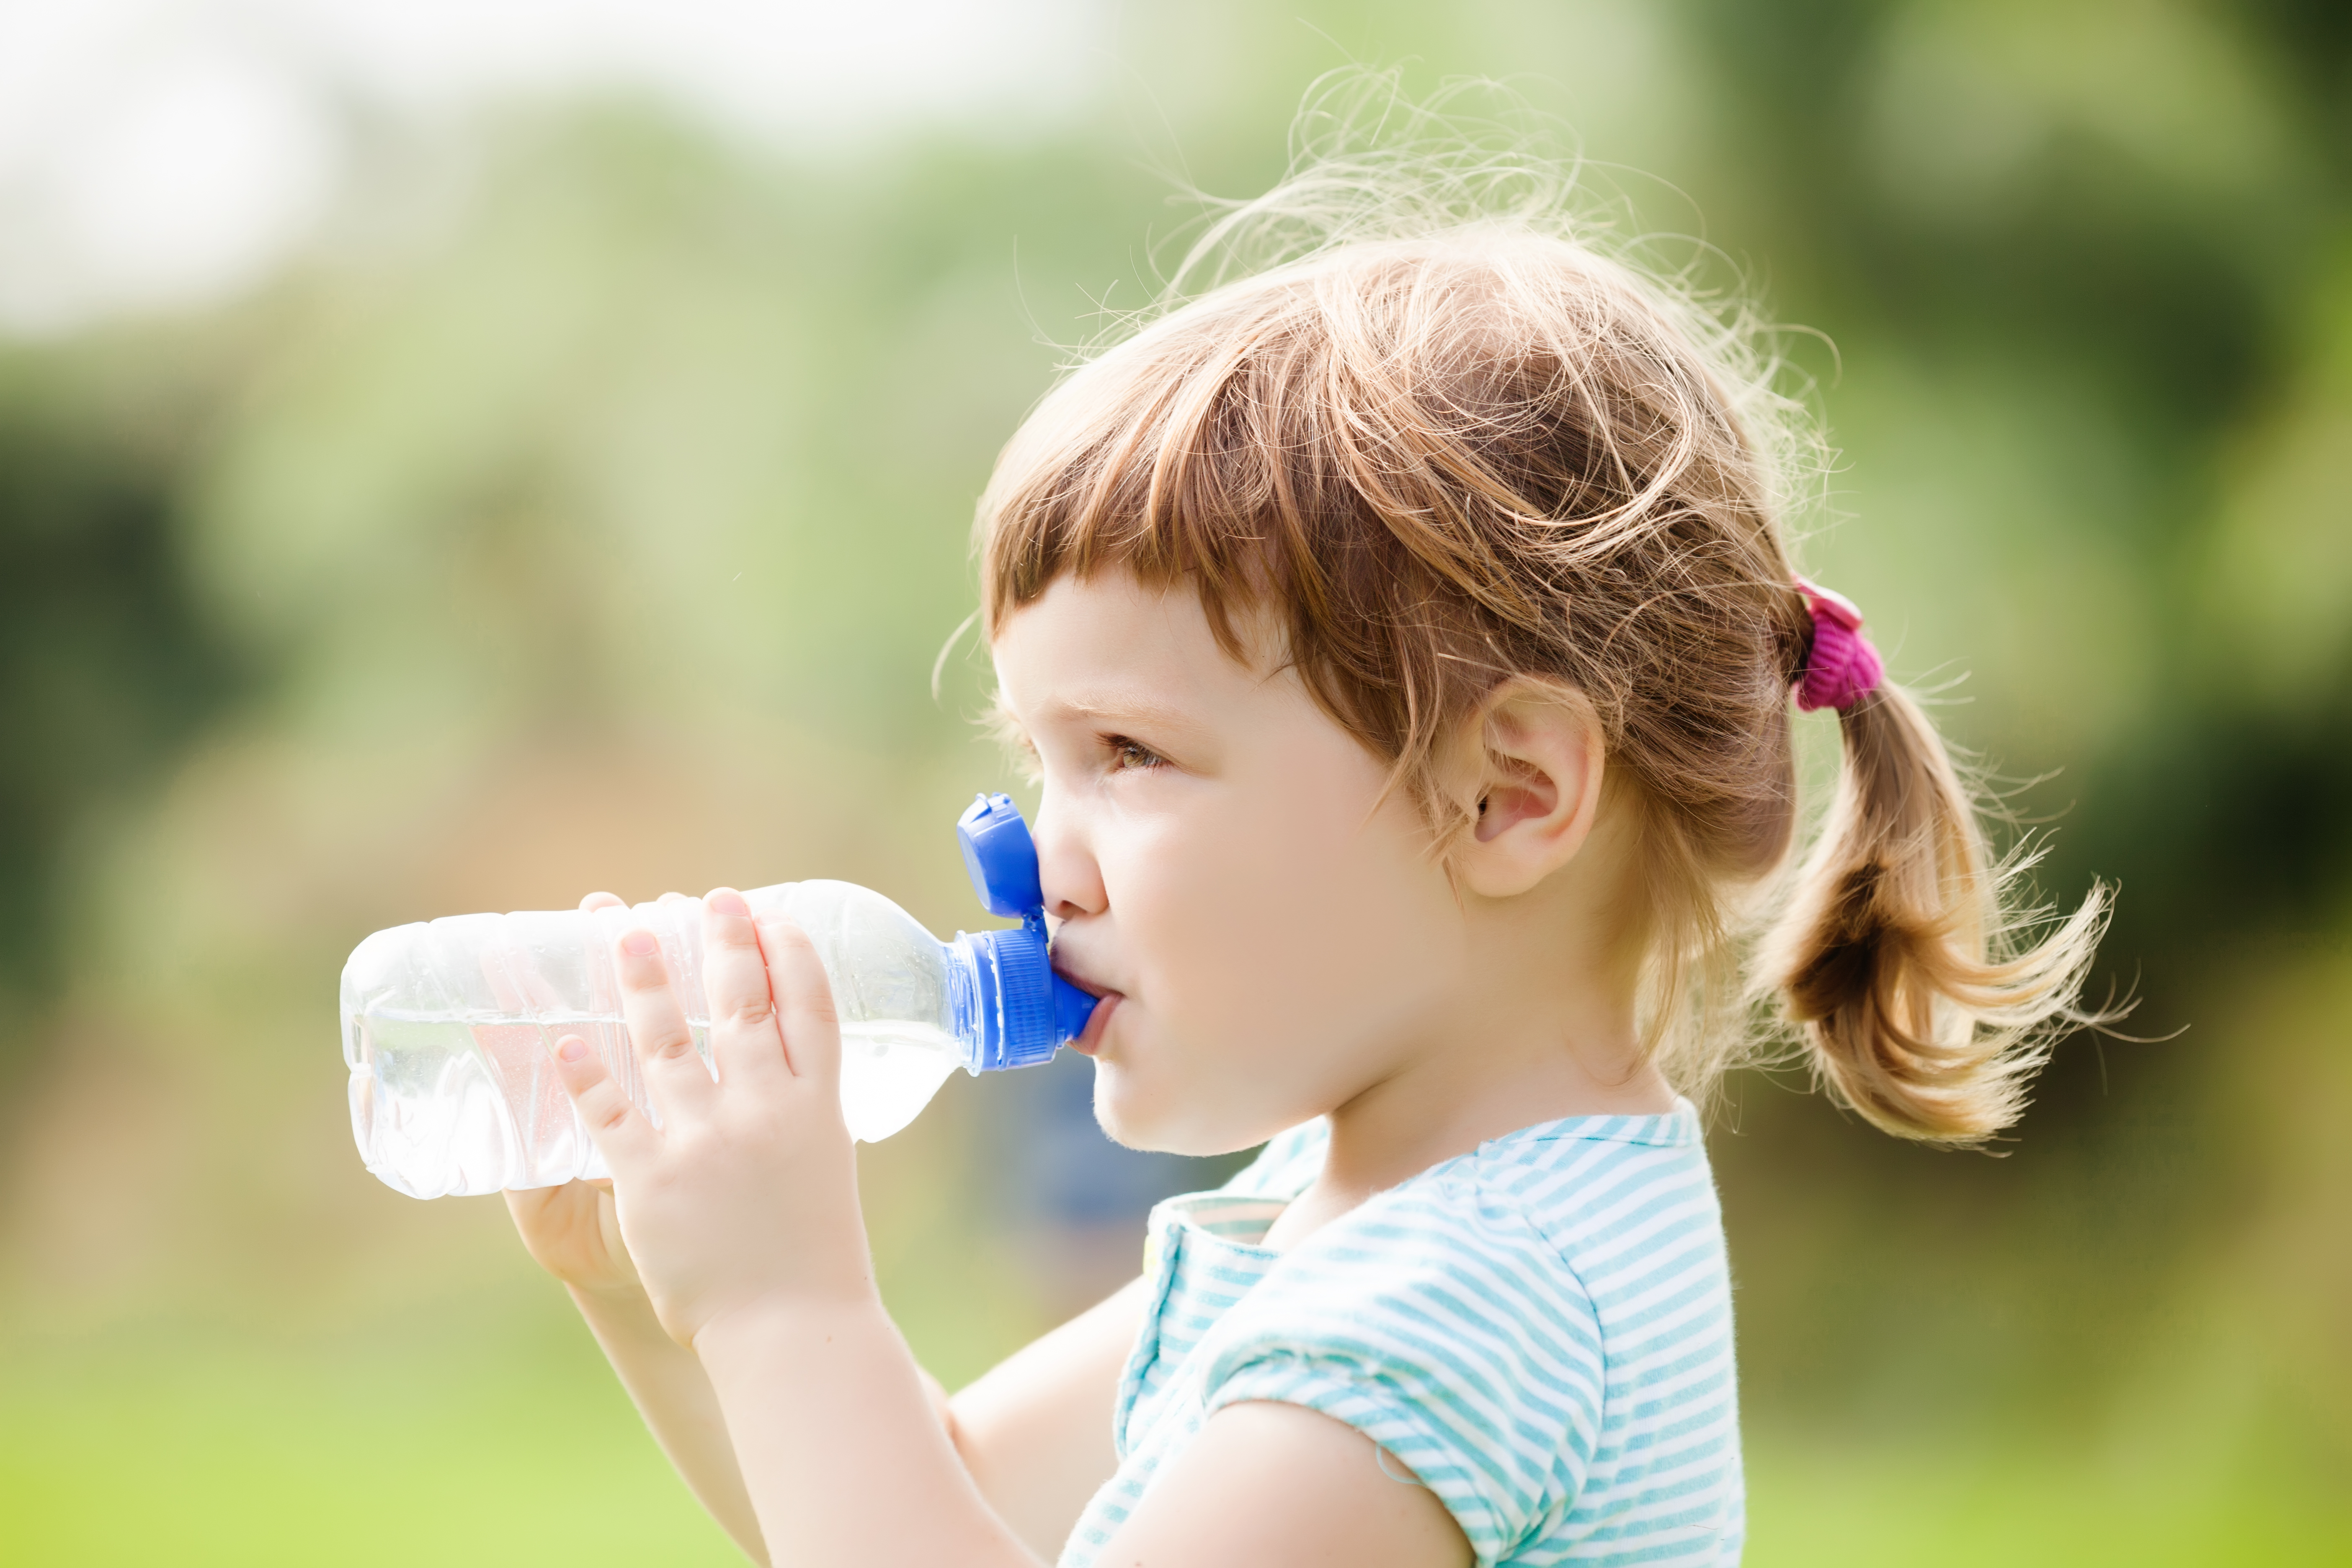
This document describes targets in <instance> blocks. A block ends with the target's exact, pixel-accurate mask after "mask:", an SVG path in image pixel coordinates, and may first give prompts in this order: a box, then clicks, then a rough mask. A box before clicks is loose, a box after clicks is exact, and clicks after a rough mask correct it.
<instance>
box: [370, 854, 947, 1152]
mask: <svg viewBox="0 0 2352 1568" xmlns="http://www.w3.org/2000/svg"><path fill="white" fill-rule="evenodd" d="M745 897H746V899H747V900H749V901H750V903H751V908H752V910H754V911H755V912H756V911H759V910H768V909H782V910H785V911H786V912H788V913H790V914H791V915H792V916H793V919H794V920H795V921H797V922H798V923H799V924H800V926H801V928H802V929H803V930H804V931H807V932H808V935H809V940H810V941H811V942H812V943H814V946H815V948H816V952H817V956H818V958H819V959H820V961H822V962H823V963H824V970H825V973H826V975H827V977H828V978H829V979H830V980H831V982H832V984H833V994H834V1002H835V1006H836V1007H837V1008H838V1009H839V1011H840V1015H841V1022H842V1073H841V1078H842V1083H841V1095H842V1110H843V1112H844V1114H845V1116H846V1118H847V1120H848V1122H849V1130H850V1132H851V1133H852V1135H853V1136H855V1137H857V1138H859V1139H862V1140H864V1141H866V1142H873V1141H875V1140H877V1139H881V1138H887V1137H888V1136H889V1135H890V1134H891V1133H893V1132H896V1131H898V1129H900V1128H901V1127H904V1126H905V1125H906V1124H907V1123H908V1122H909V1121H913V1120H914V1118H915V1115H916V1113H917V1112H919V1111H920V1110H922V1108H923V1107H924V1106H925V1105H926V1104H927V1103H929V1100H930V1098H931V1096H932V1095H933V1094H934V1093H936V1092H937V1091H938V1089H939V1087H940V1084H941V1083H942V1082H943V1081H945V1079H947V1076H948V1074H949V1073H950V1072H951V1071H952V1070H954V1069H955V1068H958V1067H960V1066H965V1065H967V1063H968V1061H969V1059H970V1058H969V1049H968V1047H967V1044H966V1042H965V1040H964V1039H963V1038H961V1033H962V1032H963V1030H961V1029H960V1027H959V1023H960V1014H968V1013H969V1010H970V1000H969V995H970V991H971V981H970V979H969V978H968V977H967V972H968V961H965V960H962V959H961V958H960V956H959V953H960V950H959V948H957V947H950V945H948V944H944V943H942V942H940V941H939V940H938V939H937V938H935V937H933V936H932V935H931V933H930V932H929V931H926V930H925V929H924V928H923V926H922V925H921V923H920V922H919V921H916V920H915V919H914V917H913V916H911V915H909V914H908V913H907V912H906V911H905V910H901V909H899V908H898V905H896V904H894V903H892V902H891V901H890V900H887V899H886V898H884V897H883V896H882V895H881V894H879V893H877V892H874V891H871V890H870V889H866V888H861V887H858V886H857V885H856V884H855V883H850V882H830V881H806V882H787V883H783V884H781V885H779V886H776V887H772V888H761V889H756V890H754V891H752V892H751V893H748V894H746V895H745ZM639 925H642V926H644V927H645V928H646V929H648V930H650V931H653V932H654V933H655V934H656V936H657V937H658V938H659V939H660V941H661V944H662V952H663V956H664V958H665V959H666V960H667V963H668V965H669V971H670V973H671V975H672V977H673V979H674V981H675V983H676V984H677V991H678V994H679V998H680V1000H681V1001H682V1002H683V1003H684V1004H685V1005H686V1006H687V1009H688V1023H689V1024H691V1025H692V1026H693V1028H694V1034H695V1042H696V1045H697V1047H698V1048H699V1049H700V1050H701V1051H702V1052H703V1054H704V1056H705V1058H706V1059H707V1058H708V1057H709V1017H708V1016H707V1013H706V1009H705V1004H704V1000H703V993H702V903H701V900H698V899H688V898H681V897H678V896H677V895H672V896H670V897H668V898H666V899H663V900H659V901H657V902H655V903H649V904H639V905H637V906H636V907H635V908H634V909H630V910H623V909H608V910H597V911H594V912H583V911H581V910H561V911H545V912H525V913H519V914H508V915H457V916H452V917H449V918H447V919H444V920H437V921H429V922H425V923H421V924H416V925H406V926H396V927H394V928H393V929H392V930H390V931H378V932H377V933H376V934H375V935H373V936H372V937H370V938H368V940H367V941H365V942H362V943H361V944H360V946H359V947H358V949H357V950H355V951H354V952H352V956H351V960H350V962H349V963H347V964H345V966H344V968H343V977H342V1026H343V1059H344V1061H345V1063H346V1064H347V1065H348V1066H349V1068H351V1105H352V1135H353V1137H354V1138H355V1139H356V1140H357V1142H358V1143H359V1148H360V1154H361V1156H362V1159H364V1160H365V1161H366V1163H367V1167H368V1169H369V1170H371V1171H373V1172H374V1173H376V1175H377V1176H378V1177H380V1178H382V1179H383V1182H384V1183H385V1184H388V1185H390V1186H392V1187H394V1189H396V1190H398V1191H400V1192H404V1193H406V1194H410V1195H411V1196H414V1197H420V1198H429V1197H440V1196H444V1195H449V1194H469V1193H489V1192H496V1191H498V1190H499V1189H500V1188H503V1187H542V1186H553V1185H555V1184H559V1183H562V1182H567V1181H572V1180H573V1179H575V1178H580V1177H590V1176H602V1175H604V1174H606V1173H607V1172H606V1170H605V1168H604V1160H603V1158H602V1156H600V1155H599V1154H598V1153H597V1152H596V1149H595V1145H594V1144H593V1142H591V1141H590V1140H589V1137H588V1131H587V1129H586V1128H585V1127H584V1126H583V1124H582V1123H581V1121H580V1118H579V1115H578V1113H577V1112H576V1111H574V1110H572V1101H571V1100H570V1098H569V1097H568V1096H566V1095H565V1093H564V1092H563V1088H562V1084H561V1083H560V1082H559V1081H557V1079H556V1077H555V1074H554V1070H553V1064H552V1063H551V1061H550V1059H549V1057H548V1049H549V1047H551V1046H552V1045H553V1044H554V1042H555V1041H556V1040H558V1039H560V1038H562V1037H563V1036H565V1035H573V1034H576V1035H579V1036H580V1037H583V1039H585V1040H587V1041H588V1043H589V1045H590V1046H591V1047H592V1048H593V1049H594V1050H595V1051H596V1052H597V1054H598V1055H599V1056H600V1057H602V1058H603V1059H604V1064H605V1066H606V1068H608V1069H609V1070H611V1071H612V1072H613V1074H614V1077H615V1078H616V1079H618V1080H619V1082H620V1083H621V1085H622V1086H623V1088H624V1089H626V1090H627V1092H628V1094H629V1097H630V1099H632V1100H635V1102H636V1103H637V1104H638V1106H639V1107H640V1108H642V1109H646V1110H648V1112H649V1113H650V1109H651V1108H650V1107H649V1106H647V1104H646V1096H645V1086H644V1081H643V1079H642V1076H641V1075H640V1073H639V1072H638V1070H637V1065H636V1059H635V1056H634V1055H633V1054H632V1052H631V1050H630V1047H629V1041H628V1031H627V1028H626V1026H625V1025H624V1023H623V1022H622V1017H621V1007H620V992H619V987H618V984H617V981H616V979H615V977H614V970H613V958H612V953H613V943H614V939H615V938H617V937H618V936H619V935H620V934H621V933H622V932H623V931H626V930H629V929H631V928H633V927H635V926H639ZM960 988H961V991H962V992H963V993H964V994H963V995H962V997H961V998H960V997H959V989H960ZM960 1003H961V1006H960ZM966 1027H968V1025H967V1026H966Z"/></svg>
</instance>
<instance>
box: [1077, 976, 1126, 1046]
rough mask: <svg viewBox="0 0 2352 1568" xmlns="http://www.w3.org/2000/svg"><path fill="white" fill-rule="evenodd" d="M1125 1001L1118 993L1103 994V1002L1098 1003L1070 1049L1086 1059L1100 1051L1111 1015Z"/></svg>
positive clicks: (1108, 992)
mask: <svg viewBox="0 0 2352 1568" xmlns="http://www.w3.org/2000/svg"><path fill="white" fill-rule="evenodd" d="M1125 1000H1126V998H1125V997H1123V996H1121V995H1120V994H1118V992H1116V991H1106V992H1105V993H1103V998H1102V1000H1101V1001H1099V1002H1097V1003H1096V1004H1095V1010H1094V1011H1093V1012H1092V1013H1090V1014H1088V1015H1087V1026H1086V1027H1085V1028H1084V1029H1082V1030H1080V1031H1079V1033H1078V1037H1077V1038H1076V1039H1075V1040H1072V1041H1071V1042H1070V1049H1072V1050H1074V1051H1076V1052H1077V1053H1078V1054H1079V1055H1080V1056H1084V1057H1090V1056H1092V1055H1094V1054H1095V1052H1096V1051H1097V1050H1099V1049H1100V1048H1101V1047H1102V1037H1103V1030H1104V1029H1106V1028H1108V1027H1109V1026H1110V1016H1111V1014H1112V1013H1113V1012H1115V1011H1117V1009H1118V1005H1119V1004H1120V1003H1121V1002H1123V1001H1125Z"/></svg>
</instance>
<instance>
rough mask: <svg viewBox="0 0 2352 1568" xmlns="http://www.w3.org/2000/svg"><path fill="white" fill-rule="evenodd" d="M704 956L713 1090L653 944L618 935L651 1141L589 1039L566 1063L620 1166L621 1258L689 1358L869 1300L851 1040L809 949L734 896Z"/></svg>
mask: <svg viewBox="0 0 2352 1568" xmlns="http://www.w3.org/2000/svg"><path fill="white" fill-rule="evenodd" d="M702 942H703V959H702V972H703V989H704V992H705V994H706V995H707V997H708V1000H709V1014H710V1020H711V1026H710V1037H711V1055H712V1058H713V1060H714V1061H715V1062H716V1063H717V1066H718V1073H719V1076H718V1079H717V1080H716V1081H714V1080H713V1079H712V1078H711V1075H710V1073H709V1070H708V1069H706V1068H704V1067H703V1064H702V1060H701V1058H700V1057H699V1056H698V1055H697V1054H696V1052H695V1048H694V1038H693V1035H692V1032H691V1030H690V1029H689V1028H688V1025H687V1022H686V1012H685V1009H684V1007H683V1006H682V1005H681V1004H680V1002H679V999H678V997H677V994H676V993H675V991H674V990H673V989H672V988H671V985H670V980H669V974H668V972H667V967H666V966H665V964H664V963H663V962H662V955H661V950H660V947H659V945H658V944H657V943H656V942H655V940H654V938H653V935H652V933H650V932H648V931H630V932H628V933H626V934H625V935H624V936H623V937H622V938H621V940H620V942H619V943H618V945H617V948H616V950H615V952H614V963H615V967H616V970H617V972H618V973H619V976H620V982H621V1005H622V1012H623V1015H624V1016H625V1017H626V1018H627V1020H628V1025H629V1037H630V1039H631V1042H632V1043H633V1044H634V1046H635V1049H636V1053H637V1058H638V1061H639V1063H640V1064H641V1065H642V1067H643V1068H644V1072H645V1079H646V1090H647V1093H648V1094H649V1095H650V1096H651V1098H652V1100H653V1103H654V1107H655V1109H656V1111H657V1112H658V1114H659V1115H660V1117H661V1125H660V1126H659V1127H658V1128H656V1127H655V1126H654V1125H653V1123H652V1122H651V1121H648V1120H647V1119H646V1117H645V1116H644V1115H642V1114H640V1113H639V1112H638V1111H637V1110H636V1109H635V1107H634V1106H632V1105H631V1104H630V1103H629V1101H628V1099H627V1097H626V1096H625V1095H624V1094H623V1093H622V1092H621V1089H620V1086H619V1085H617V1084H615V1083H614V1081H613V1080H612V1078H611V1077H610V1075H608V1074H607V1073H606V1072H605V1071H604V1066H603V1064H602V1063H601V1062H599V1061H598V1060H597V1058H596V1055H595V1053H594V1052H593V1051H592V1050H591V1049H589V1047H588V1044H587V1042H586V1041H584V1040H583V1039H580V1038H579V1037H576V1036H567V1037H564V1038H563V1039H562V1040H560V1041H558V1042H557V1044H556V1049H555V1057H556V1068H557V1070H558V1072H559V1073H560V1074H561V1075H562V1079H563V1084H564V1088H565V1089H568V1090H569V1091H570V1092H571V1094H572V1100H573V1101H574V1102H575V1103H576V1104H578V1106H579V1107H580V1113H581V1117H582V1119H583V1121H585V1122H586V1123H587V1125H588V1131H589V1134H590V1135H591V1136H592V1137H593V1138H594V1139H595V1141H596V1146H597V1147H598V1148H599V1149H600V1150H602V1151H603V1152H604V1159H605V1161H606V1163H608V1164H609V1165H610V1166H611V1167H612V1171H613V1182H614V1206H615V1211H616V1215H617V1218H618V1221H619V1234H620V1236H621V1237H622V1238H623V1239H624V1241H625V1252H626V1255H627V1256H629V1257H633V1258H635V1260H636V1268H637V1272H638V1273H639V1274H640V1275H641V1276H642V1278H643V1279H644V1280H645V1285H646V1290H647V1292H648V1293H649V1294H650V1295H651V1296H652V1298H653V1304H654V1310H655V1311H656V1313H657V1314H658V1315H659V1316H660V1319H661V1322H662V1326H663V1327H664V1328H665V1329H667V1331H669V1333H670V1335H671V1337H672V1338H674V1339H676V1340H677V1341H678V1342H680V1343H681V1344H688V1345H691V1344H693V1343H694V1342H695V1340H696V1338H697V1337H698V1335H699V1334H700V1333H701V1332H702V1331H703V1330H704V1329H706V1328H707V1327H709V1325H710V1324H711V1323H712V1322H713V1321H717V1320H718V1319H720V1318H722V1317H727V1316H729V1315H730V1314H741V1313H750V1312H758V1311H761V1310H768V1309H771V1308H776V1307H783V1306H789V1305H793V1304H795V1303H800V1302H806V1301H812V1300H826V1301H842V1300H872V1299H873V1296H874V1284H873V1271H872V1268H871V1266H870V1261H869V1258H868V1256H867V1252H866V1234H865V1226H864V1223H863V1221H862V1219H861V1218H860V1216H859V1214H858V1208H857V1172H856V1158H855V1155H854V1154H853V1152H852V1148H851V1144H850V1140H849V1130H848V1127H847V1126H846V1124H845V1122H844V1121H843V1120H842V1114H841V1092H840V1087H839V1086H840V1075H841V1029H840V1026H839V1024H838V1022H837V1021H836V1018H835V1013H834V1006H833V993H832V988H831V987H830V986H829V985H828V984H826V982H825V976H824V968H823V967H822V966H821V965H820V964H819V963H817V958H816V953H815V951H814V949H812V948H811V947H810V946H809V942H808V939H807V937H805V936H804V935H803V934H802V932H801V931H800V928H799V927H797V926H796V925H794V924H793V922H792V921H790V920H789V919H788V918H786V917H784V916H782V915H781V914H771V915H763V916H761V918H760V919H759V920H758V921H757V922H756V923H755V922H754V921H753V920H752V918H751V913H750V911H749V910H748V908H747V907H746V906H745V904H744V902H743V897H742V895H741V894H740V893H737V892H735V891H733V890H731V889H718V890H716V891H714V892H712V893H711V895H710V896H709V898H708V899H707V900H704V902H703V926H702Z"/></svg>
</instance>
